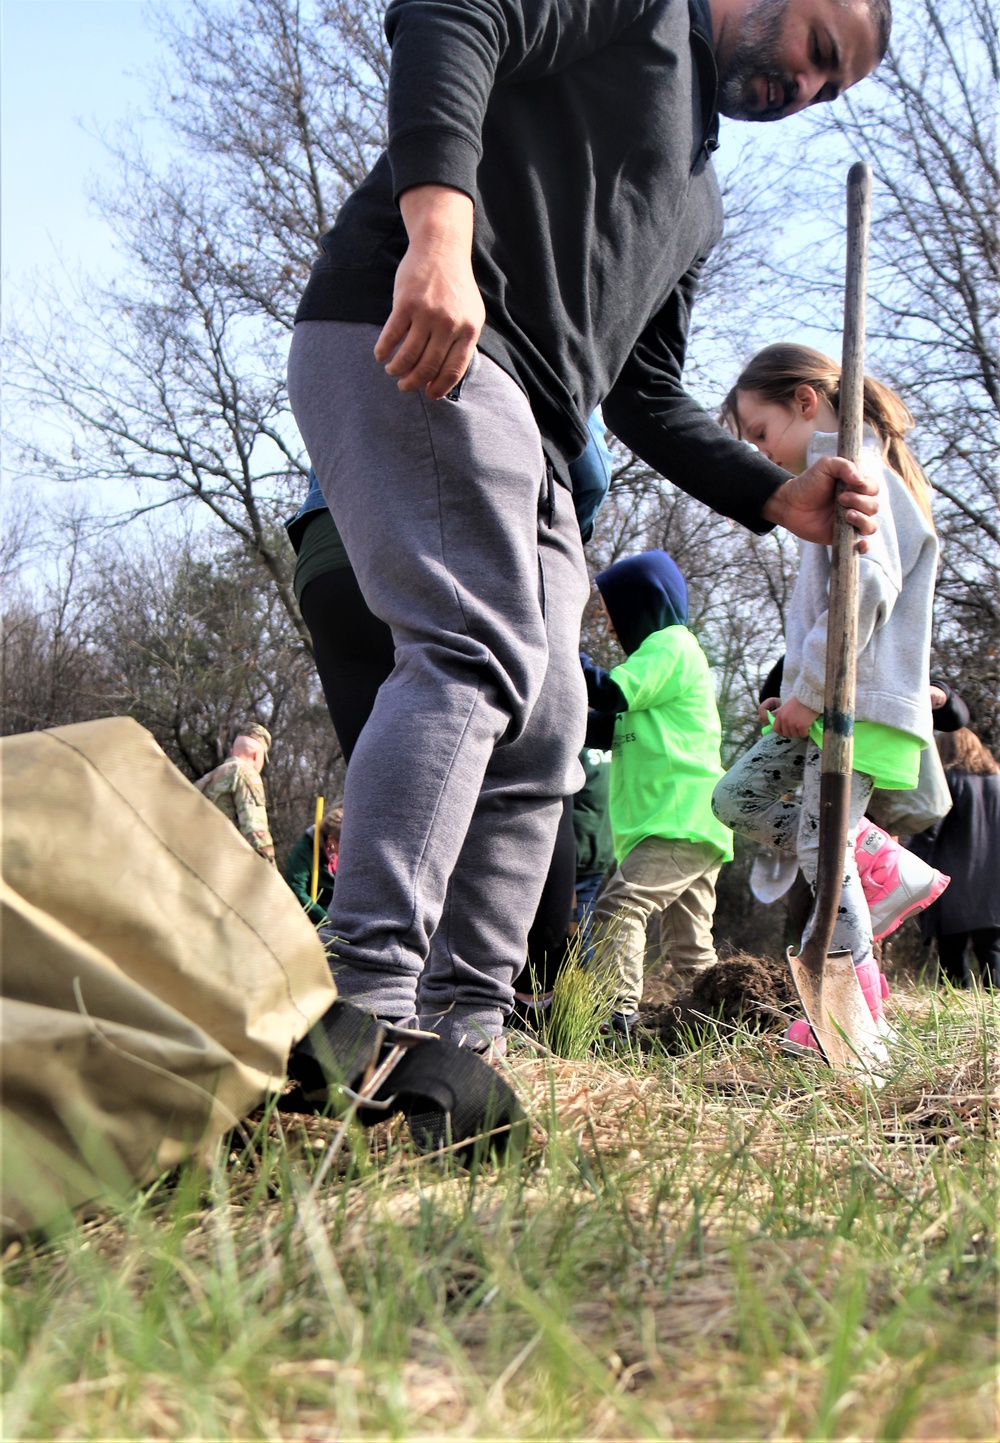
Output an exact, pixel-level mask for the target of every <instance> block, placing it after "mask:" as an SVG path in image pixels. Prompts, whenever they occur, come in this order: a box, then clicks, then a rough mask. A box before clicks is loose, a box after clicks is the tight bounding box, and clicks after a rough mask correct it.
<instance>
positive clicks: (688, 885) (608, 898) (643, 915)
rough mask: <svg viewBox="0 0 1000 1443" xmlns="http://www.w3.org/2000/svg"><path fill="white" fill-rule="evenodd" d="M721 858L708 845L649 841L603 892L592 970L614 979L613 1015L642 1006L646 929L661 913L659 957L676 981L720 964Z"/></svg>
mask: <svg viewBox="0 0 1000 1443" xmlns="http://www.w3.org/2000/svg"><path fill="white" fill-rule="evenodd" d="M720 866H721V862H720V861H719V852H718V849H717V848H716V847H713V846H712V844H711V843H710V842H688V841H681V840H679V839H672V840H671V839H668V838H666V837H646V838H644V839H643V841H641V842H639V843H638V845H637V846H635V847H633V849H632V851H631V852H629V854H628V856H627V857H626V858H625V860H624V862H622V864H621V866H620V867H619V868H618V870H617V871H616V872H614V873H613V874H612V876H611V877H609V878H608V880H607V882H606V883H605V884H604V886H603V888H602V889H601V892H600V895H599V896H598V898H597V902H596V904H595V907H594V947H595V961H596V965H597V966H598V967H601V968H607V969H608V970H609V971H611V972H612V973H617V975H618V979H619V991H618V996H617V999H616V1001H615V1003H614V1008H613V1010H614V1011H615V1012H634V1011H635V1010H636V1009H637V1007H638V1006H639V1003H640V1001H641V1000H642V981H643V970H644V956H645V950H646V925H647V923H648V921H649V919H650V917H651V916H652V915H653V913H654V912H659V913H660V954H661V957H663V958H669V959H670V961H671V963H672V964H673V967H674V970H675V972H677V973H678V974H679V975H683V974H685V973H687V974H691V973H694V972H699V971H701V970H702V969H703V968H705V967H711V966H712V965H713V964H714V963H715V962H716V961H717V960H718V959H717V958H716V955H715V944H714V943H713V941H712V919H713V917H714V915H715V879H716V877H718V875H719V868H720Z"/></svg>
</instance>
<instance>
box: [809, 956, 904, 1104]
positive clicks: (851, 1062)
mask: <svg viewBox="0 0 1000 1443" xmlns="http://www.w3.org/2000/svg"><path fill="white" fill-rule="evenodd" d="M817 952H818V949H817ZM785 955H786V957H787V959H788V966H789V968H790V969H791V973H792V980H793V982H794V983H795V990H796V992H798V994H799V1001H800V1002H801V1003H802V1007H803V1010H804V1012H805V1014H806V1017H807V1019H808V1021H809V1025H810V1027H811V1028H812V1030H813V1035H814V1037H815V1038H816V1041H817V1042H818V1043H819V1045H820V1048H821V1050H822V1053H823V1056H824V1057H825V1058H826V1060H827V1062H828V1063H829V1064H830V1066H831V1067H832V1068H833V1070H834V1072H853V1073H856V1074H861V1075H862V1076H863V1078H864V1080H865V1081H868V1082H871V1083H872V1084H874V1085H875V1086H881V1085H882V1083H883V1082H884V1081H885V1076H884V1074H885V1071H886V1069H887V1067H888V1063H889V1050H888V1048H887V1047H886V1045H885V1042H884V1040H883V1038H882V1036H881V1034H880V1033H879V1030H878V1026H877V1024H876V1022H875V1019H874V1017H873V1016H872V1014H871V1011H870V1010H869V1007H868V1003H867V1002H866V1001H865V994H864V993H863V992H862V990H861V984H860V982H859V981H858V974H857V973H856V972H855V970H854V959H853V958H852V956H851V954H850V952H818V956H817V955H816V952H813V951H812V949H811V944H810V942H807V943H806V944H805V946H804V947H803V948H802V951H801V952H800V953H799V955H798V956H797V957H793V956H792V949H791V948H790V947H789V949H788V951H787V953H786V954H785ZM817 964H818V965H817Z"/></svg>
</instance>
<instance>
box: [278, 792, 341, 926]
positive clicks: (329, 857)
mask: <svg viewBox="0 0 1000 1443" xmlns="http://www.w3.org/2000/svg"><path fill="white" fill-rule="evenodd" d="M343 820H344V813H343V809H342V808H341V807H333V808H332V809H331V810H330V811H329V812H327V814H326V816H325V817H324V818H323V820H322V822H320V825H319V888H318V890H317V893H316V897H315V899H314V898H313V897H312V895H311V891H312V865H313V838H314V836H315V835H316V828H315V826H313V827H307V828H306V830H305V831H304V832H303V834H302V836H301V837H300V838H299V840H298V841H297V842H296V843H295V846H294V847H293V848H292V850H291V853H290V855H289V858H288V861H287V862H286V864H285V881H286V882H287V883H288V885H289V886H290V887H291V889H292V891H293V892H294V893H295V895H296V897H298V899H299V901H300V902H301V903H302V905H303V907H304V908H305V909H306V915H307V916H308V918H309V920H310V922H315V924H316V926H317V927H321V926H323V924H324V923H325V922H326V921H327V908H328V907H329V905H330V899H331V897H332V896H333V886H334V883H335V882H336V880H337V852H338V849H339V847H340V828H341V824H342V823H343Z"/></svg>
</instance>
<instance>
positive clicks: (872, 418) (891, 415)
mask: <svg viewBox="0 0 1000 1443" xmlns="http://www.w3.org/2000/svg"><path fill="white" fill-rule="evenodd" d="M864 415H865V420H866V421H867V422H868V424H869V425H870V426H871V427H872V429H873V430H874V431H875V433H876V434H877V435H878V436H879V437H881V440H882V445H883V447H884V449H885V459H886V461H887V462H888V463H889V465H890V466H891V467H892V469H893V471H895V473H896V475H897V476H899V477H900V479H901V480H902V482H903V484H904V485H905V487H906V489H907V491H909V493H910V495H911V496H912V497H913V499H914V501H916V503H917V505H918V506H919V507H920V509H921V511H922V512H923V513H924V515H925V516H926V517H927V520H928V521H930V523H931V525H932V526H933V524H934V521H933V517H932V516H931V487H930V482H929V481H928V480H927V477H926V476H925V475H924V470H923V467H922V466H921V465H920V462H919V461H918V460H917V458H916V456H914V454H913V452H912V451H911V450H910V448H909V446H907V444H906V439H905V438H906V433H907V431H912V430H913V413H912V412H911V410H910V408H909V406H907V404H906V403H905V401H902V400H901V399H900V398H899V396H897V395H896V393H895V391H890V390H889V387H888V386H883V384H882V382H881V381H876V380H873V379H872V377H871V376H866V377H865V387H864Z"/></svg>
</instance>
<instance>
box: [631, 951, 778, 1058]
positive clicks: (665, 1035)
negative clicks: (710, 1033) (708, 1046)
mask: <svg viewBox="0 0 1000 1443" xmlns="http://www.w3.org/2000/svg"><path fill="white" fill-rule="evenodd" d="M797 1005H798V999H797V997H796V994H795V987H794V984H793V982H792V976H791V973H790V972H789V970H788V964H787V963H786V962H785V961H784V959H782V960H781V961H778V960H777V959H776V958H773V957H732V958H729V959H728V960H727V961H725V962H719V963H717V964H716V965H715V966H714V967H710V968H709V969H708V971H707V972H703V973H702V974H701V976H699V977H697V978H696V979H695V981H694V984H693V985H692V986H691V987H690V988H689V989H688V990H687V991H685V992H681V993H680V994H679V995H678V996H677V997H675V998H674V1000H673V1001H672V1002H668V1003H656V1004H652V1005H647V1006H644V1007H642V1008H640V1014H641V1018H642V1025H643V1027H644V1028H645V1029H646V1030H647V1031H648V1032H651V1033H653V1034H654V1035H656V1036H658V1037H659V1039H660V1041H661V1042H662V1043H663V1045H664V1046H665V1047H666V1048H667V1049H668V1050H670V1049H672V1048H678V1047H686V1046H688V1045H690V1038H691V1035H692V1034H694V1036H695V1037H697V1036H698V1035H699V1034H700V1033H701V1032H703V1031H704V1030H705V1029H706V1026H707V1025H710V1023H711V1022H712V1021H716V1022H722V1023H723V1024H728V1025H729V1026H734V1025H736V1024H737V1023H739V1024H741V1025H742V1026H744V1027H749V1028H751V1029H752V1030H753V1031H756V1032H776V1031H779V1030H780V1029H782V1028H783V1027H786V1026H787V1025H788V1017H787V1014H788V1013H789V1012H793V1013H794V1010H795V1009H796V1007H797ZM706 1019H708V1022H706Z"/></svg>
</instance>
